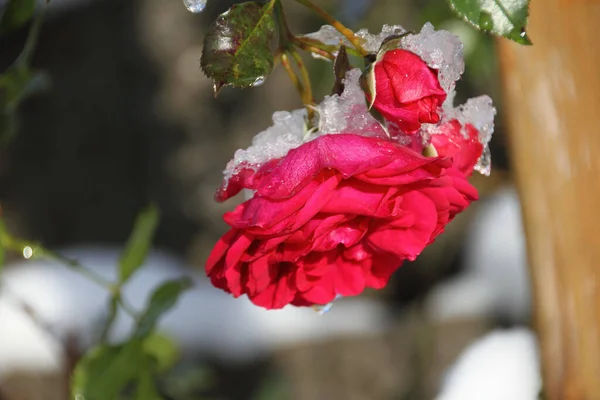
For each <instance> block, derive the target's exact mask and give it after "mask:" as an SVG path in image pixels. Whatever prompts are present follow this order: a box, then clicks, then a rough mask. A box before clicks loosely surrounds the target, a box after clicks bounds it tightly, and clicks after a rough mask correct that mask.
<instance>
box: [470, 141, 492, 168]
mask: <svg viewBox="0 0 600 400" xmlns="http://www.w3.org/2000/svg"><path fill="white" fill-rule="evenodd" d="M474 170H475V171H477V172H479V173H480V174H482V175H485V176H490V173H491V172H492V154H491V153H490V148H489V146H487V145H486V146H485V148H484V149H483V153H482V154H481V156H480V157H479V159H478V160H477V164H475V168H474Z"/></svg>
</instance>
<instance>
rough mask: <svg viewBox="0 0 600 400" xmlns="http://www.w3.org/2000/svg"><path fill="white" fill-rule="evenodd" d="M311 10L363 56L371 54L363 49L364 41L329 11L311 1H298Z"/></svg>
mask: <svg viewBox="0 0 600 400" xmlns="http://www.w3.org/2000/svg"><path fill="white" fill-rule="evenodd" d="M296 1H297V2H298V3H300V4H302V5H303V6H305V7H306V8H308V9H309V10H311V11H313V12H314V13H316V14H317V15H318V16H320V17H321V18H322V19H323V20H325V22H327V23H328V24H329V25H331V26H333V27H334V28H335V30H337V31H338V32H339V33H341V34H342V35H343V36H344V37H345V38H346V39H348V41H349V42H350V43H351V44H352V46H354V47H355V48H356V50H358V51H359V52H360V54H361V55H362V56H366V55H367V54H368V53H369V52H368V51H366V50H365V48H364V47H363V43H362V39H360V38H359V37H357V36H356V35H355V34H354V32H352V30H351V29H348V28H346V27H345V26H344V25H343V24H342V23H341V22H340V21H338V20H337V19H335V18H334V17H333V16H331V15H330V14H329V13H327V11H325V10H323V9H322V8H321V7H319V6H317V5H316V4H314V3H312V2H311V1H310V0H296Z"/></svg>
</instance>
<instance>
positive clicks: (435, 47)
mask: <svg viewBox="0 0 600 400" xmlns="http://www.w3.org/2000/svg"><path fill="white" fill-rule="evenodd" d="M402 48H404V49H406V50H409V51H412V52H413V53H415V54H417V55H418V56H419V57H421V58H422V59H423V61H425V62H426V63H427V65H429V66H430V67H431V68H433V69H437V70H438V71H439V73H438V78H439V80H440V85H441V86H442V88H444V90H445V91H446V93H450V92H452V90H453V89H454V85H455V82H456V81H457V80H458V79H460V76H461V75H462V73H463V72H464V70H465V62H464V60H463V44H462V42H461V41H460V39H459V38H458V36H456V35H454V34H452V33H450V32H448V31H444V30H439V31H436V30H435V29H434V28H433V25H431V24H430V23H429V22H427V23H426V24H425V25H424V26H423V28H422V29H421V32H419V33H417V34H415V35H407V36H405V37H404V38H402Z"/></svg>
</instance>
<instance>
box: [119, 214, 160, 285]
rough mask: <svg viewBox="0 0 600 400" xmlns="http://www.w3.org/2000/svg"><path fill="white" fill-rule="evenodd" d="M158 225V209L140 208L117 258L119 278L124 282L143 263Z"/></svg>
mask: <svg viewBox="0 0 600 400" xmlns="http://www.w3.org/2000/svg"><path fill="white" fill-rule="evenodd" d="M157 225H158V209H157V208H156V207H155V206H153V205H152V206H150V207H148V208H146V209H144V210H142V211H141V212H140V213H139V214H138V216H137V218H136V219H135V224H134V226H133V231H132V232H131V235H130V236H129V240H128V241H127V246H126V248H125V251H124V252H123V254H122V255H121V259H120V260H119V280H120V281H121V283H124V282H126V281H127V280H128V279H129V278H130V277H131V275H133V273H134V272H135V271H136V270H137V269H138V268H139V267H140V266H141V265H142V264H143V263H144V261H145V260H146V256H147V255H148V250H150V246H151V244H152V238H153V237H154V231H155V230H156V226H157Z"/></svg>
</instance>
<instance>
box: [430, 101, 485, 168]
mask: <svg viewBox="0 0 600 400" xmlns="http://www.w3.org/2000/svg"><path fill="white" fill-rule="evenodd" d="M451 94H452V96H449V97H451V99H450V100H449V101H448V100H446V101H445V102H444V105H443V110H444V115H443V120H442V122H441V124H443V123H445V122H448V121H451V120H453V119H457V120H458V121H459V122H460V124H461V125H462V126H463V127H464V126H466V125H467V124H471V125H473V126H474V127H475V129H477V131H478V132H479V142H481V144H483V154H482V155H481V157H480V158H479V160H477V164H476V165H475V170H476V171H478V172H479V173H481V174H483V175H486V176H487V175H489V174H490V172H491V168H492V160H491V154H490V149H489V143H490V140H491V139H492V134H493V133H494V117H495V116H496V108H495V107H494V106H493V104H492V99H491V98H490V97H489V96H485V95H484V96H479V97H474V98H472V99H469V100H467V102H466V103H465V104H462V105H460V106H458V107H452V102H453V100H454V94H455V93H454V92H451ZM436 132H437V125H428V124H423V133H422V134H423V136H424V137H428V136H429V135H430V134H435V133H436ZM463 135H464V136H465V138H466V137H467V136H468V135H467V133H466V132H463Z"/></svg>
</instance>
